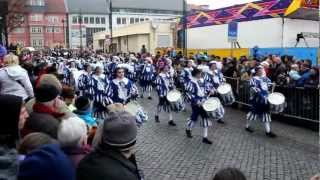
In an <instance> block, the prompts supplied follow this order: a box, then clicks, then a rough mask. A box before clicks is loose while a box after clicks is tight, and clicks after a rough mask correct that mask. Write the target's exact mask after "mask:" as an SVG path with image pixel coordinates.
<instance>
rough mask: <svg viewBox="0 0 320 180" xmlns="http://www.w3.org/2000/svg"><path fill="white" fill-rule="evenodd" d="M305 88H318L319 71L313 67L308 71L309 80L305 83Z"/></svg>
mask: <svg viewBox="0 0 320 180" xmlns="http://www.w3.org/2000/svg"><path fill="white" fill-rule="evenodd" d="M305 87H309V88H317V87H319V69H318V68H316V67H313V68H311V69H310V78H309V79H308V80H307V81H306V84H305Z"/></svg>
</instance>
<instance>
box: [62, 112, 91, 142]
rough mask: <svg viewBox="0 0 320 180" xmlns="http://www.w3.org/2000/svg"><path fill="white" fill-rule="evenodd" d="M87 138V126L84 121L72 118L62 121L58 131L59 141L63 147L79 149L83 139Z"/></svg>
mask: <svg viewBox="0 0 320 180" xmlns="http://www.w3.org/2000/svg"><path fill="white" fill-rule="evenodd" d="M86 136H87V126H86V123H85V122H84V121H83V120H82V119H80V118H78V117H71V118H69V119H66V120H63V121H61V123H60V126H59V129H58V141H59V142H60V145H61V146H62V147H77V146H78V145H79V142H80V141H81V139H83V138H85V137H86Z"/></svg>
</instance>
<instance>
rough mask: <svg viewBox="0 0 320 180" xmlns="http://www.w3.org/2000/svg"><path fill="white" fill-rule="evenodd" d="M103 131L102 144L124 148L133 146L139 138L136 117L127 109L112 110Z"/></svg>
mask: <svg viewBox="0 0 320 180" xmlns="http://www.w3.org/2000/svg"><path fill="white" fill-rule="evenodd" d="M102 131H103V132H102V145H104V144H105V145H109V146H112V147H115V148H118V149H122V150H123V149H127V148H129V147H132V146H133V145H134V144H135V142H136V138H137V125H136V121H135V117H134V116H132V115H131V114H130V113H128V112H125V111H123V112H111V113H110V114H109V117H108V118H107V119H106V120H105V121H104V124H103V130H102Z"/></svg>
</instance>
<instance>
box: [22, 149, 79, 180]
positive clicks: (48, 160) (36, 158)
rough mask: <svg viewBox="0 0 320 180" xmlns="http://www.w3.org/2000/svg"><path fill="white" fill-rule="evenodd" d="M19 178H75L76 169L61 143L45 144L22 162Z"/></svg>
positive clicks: (53, 179)
mask: <svg viewBox="0 0 320 180" xmlns="http://www.w3.org/2000/svg"><path fill="white" fill-rule="evenodd" d="M18 179H19V180H44V179H45V180H58V179H59V180H74V179H75V169H74V167H73V165H72V163H71V161H70V160H69V158H68V157H67V156H66V155H65V154H64V153H63V151H62V150H61V149H60V147H59V145H56V144H51V145H44V146H42V147H41V148H39V149H36V150H34V151H32V152H31V153H30V154H28V155H27V156H26V158H25V160H24V161H22V163H21V164H20V168H19V174H18Z"/></svg>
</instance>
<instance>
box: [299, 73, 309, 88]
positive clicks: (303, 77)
mask: <svg viewBox="0 0 320 180" xmlns="http://www.w3.org/2000/svg"><path fill="white" fill-rule="evenodd" d="M310 77H311V72H310V70H306V71H304V72H303V73H302V75H301V78H300V79H299V80H298V81H297V86H298V87H303V86H304V84H305V83H306V82H307V80H309V79H310Z"/></svg>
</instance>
